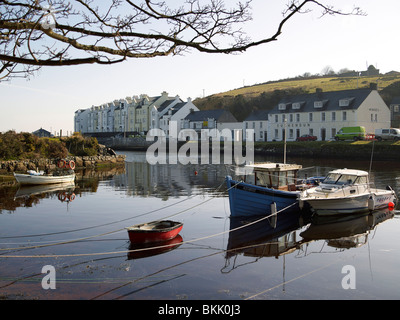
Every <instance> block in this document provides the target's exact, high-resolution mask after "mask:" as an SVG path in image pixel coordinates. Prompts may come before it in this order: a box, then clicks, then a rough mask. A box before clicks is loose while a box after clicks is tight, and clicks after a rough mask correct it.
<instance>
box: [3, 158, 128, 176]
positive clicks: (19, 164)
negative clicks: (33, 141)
mask: <svg viewBox="0 0 400 320" xmlns="http://www.w3.org/2000/svg"><path fill="white" fill-rule="evenodd" d="M67 160H74V161H75V169H83V168H95V167H98V166H104V167H105V166H118V165H124V164H125V155H105V156H92V157H68V158H67ZM57 163H58V159H28V160H8V161H0V171H2V172H26V171H27V170H36V169H39V170H46V169H47V170H50V171H51V170H55V169H56V168H57Z"/></svg>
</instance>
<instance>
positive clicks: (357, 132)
mask: <svg viewBox="0 0 400 320" xmlns="http://www.w3.org/2000/svg"><path fill="white" fill-rule="evenodd" d="M365 137H366V134H365V127H363V126H356V127H343V128H342V129H340V130H339V132H338V133H337V134H336V135H335V140H336V141H339V140H354V141H357V140H365Z"/></svg>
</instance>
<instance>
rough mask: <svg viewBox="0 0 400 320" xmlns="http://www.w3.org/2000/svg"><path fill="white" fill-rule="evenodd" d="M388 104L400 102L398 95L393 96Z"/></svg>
mask: <svg viewBox="0 0 400 320" xmlns="http://www.w3.org/2000/svg"><path fill="white" fill-rule="evenodd" d="M390 104H400V97H399V96H396V97H393V99H392V102H391V103H390Z"/></svg>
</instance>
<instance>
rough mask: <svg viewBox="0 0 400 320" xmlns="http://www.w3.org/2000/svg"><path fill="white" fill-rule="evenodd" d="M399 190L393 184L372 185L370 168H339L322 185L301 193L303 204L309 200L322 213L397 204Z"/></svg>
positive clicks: (353, 211)
mask: <svg viewBox="0 0 400 320" xmlns="http://www.w3.org/2000/svg"><path fill="white" fill-rule="evenodd" d="M395 201H396V194H395V192H394V191H393V190H392V188H390V187H387V189H376V188H371V186H370V183H369V178H368V172H366V171H362V170H353V169H338V170H333V171H331V172H329V173H328V175H327V176H326V178H325V179H324V180H323V181H322V182H321V184H320V185H319V186H318V187H314V188H310V189H307V190H305V191H303V193H302V194H301V196H300V198H299V202H300V207H302V205H304V203H305V202H307V203H308V204H309V205H310V206H311V208H312V210H314V211H315V212H316V213H317V214H318V215H337V214H352V213H358V212H367V211H373V210H378V209H381V208H387V207H389V206H394V202H395Z"/></svg>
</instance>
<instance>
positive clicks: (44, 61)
mask: <svg viewBox="0 0 400 320" xmlns="http://www.w3.org/2000/svg"><path fill="white" fill-rule="evenodd" d="M288 1H289V2H288V4H287V7H286V9H285V11H284V12H283V16H282V20H281V22H280V23H279V25H278V26H277V29H276V31H275V33H273V34H272V35H265V36H264V37H263V38H262V39H258V40H251V39H250V38H249V37H248V35H246V34H245V33H244V32H243V31H242V26H243V25H244V24H245V23H246V22H248V21H250V20H251V18H252V17H251V7H250V3H251V0H243V2H239V3H238V4H236V6H235V7H233V8H228V7H227V6H226V3H225V1H224V0H208V1H200V0H182V4H181V5H179V6H175V7H174V6H171V5H170V6H168V5H167V4H166V2H161V0H105V1H101V2H100V1H93V0H71V2H65V1H63V0H0V80H1V79H3V80H4V79H5V80H8V79H10V78H12V77H14V76H18V77H20V76H26V77H28V76H30V75H32V74H33V73H34V72H36V71H37V70H38V69H39V68H40V67H42V66H65V65H77V64H90V63H98V64H113V63H119V62H122V61H124V60H126V59H128V58H152V57H157V56H167V55H176V54H181V53H182V52H185V51H188V50H190V49H195V50H197V51H200V52H205V53H226V54H229V53H234V52H242V51H245V50H247V49H249V48H251V47H256V46H259V45H262V44H265V43H269V42H271V41H276V40H277V39H278V37H279V36H280V35H281V34H282V32H283V27H284V25H285V24H287V22H288V21H289V20H290V19H291V18H292V17H293V16H294V15H297V14H302V13H307V12H310V11H311V10H312V9H313V8H320V9H321V10H322V11H321V16H324V15H326V14H339V15H347V14H350V15H362V14H363V12H361V10H360V9H359V8H354V9H353V10H352V11H351V12H342V11H341V10H339V9H336V8H334V7H333V6H331V5H327V4H324V3H322V0H321V1H316V0H302V1H301V0H288Z"/></svg>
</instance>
